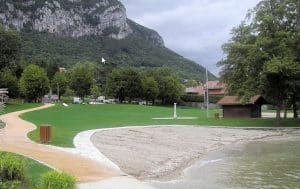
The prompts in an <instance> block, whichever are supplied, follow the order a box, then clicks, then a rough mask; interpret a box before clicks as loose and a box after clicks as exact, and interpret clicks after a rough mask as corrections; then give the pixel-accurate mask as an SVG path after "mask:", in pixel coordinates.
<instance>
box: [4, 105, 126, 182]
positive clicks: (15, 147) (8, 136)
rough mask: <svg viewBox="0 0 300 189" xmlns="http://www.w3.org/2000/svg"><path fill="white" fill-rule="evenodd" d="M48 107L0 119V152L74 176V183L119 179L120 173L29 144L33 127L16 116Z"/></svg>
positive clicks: (52, 148) (90, 160) (93, 161)
mask: <svg viewBox="0 0 300 189" xmlns="http://www.w3.org/2000/svg"><path fill="white" fill-rule="evenodd" d="M51 106H53V105H49V104H48V105H44V106H41V107H38V108H33V109H29V110H23V111H18V112H13V113H9V114H6V115H2V116H0V119H1V120H2V121H4V122H5V123H6V127H5V128H4V129H2V130H1V135H0V137H1V138H0V141H1V142H0V151H7V152H13V153H17V154H21V155H24V156H26V157H29V158H32V159H35V160H37V161H39V162H41V163H44V164H46V165H48V166H50V167H52V168H55V169H58V170H61V171H65V172H67V173H69V174H71V175H73V176H75V177H76V179H77V181H78V182H94V181H99V180H102V179H107V178H112V177H115V176H120V175H122V173H121V172H120V170H117V169H113V168H112V167H110V166H107V165H106V164H105V163H100V162H99V161H95V160H92V159H90V158H86V157H83V156H79V155H76V154H73V153H69V152H67V151H64V150H61V149H60V148H56V147H52V146H46V145H42V144H37V143H34V142H33V141H31V140H29V139H28V138H27V134H28V133H29V132H30V131H32V130H34V129H36V126H35V125H34V124H32V123H29V122H27V121H24V120H22V119H20V118H19V115H20V114H23V113H26V112H31V111H35V110H40V109H44V108H49V107H51Z"/></svg>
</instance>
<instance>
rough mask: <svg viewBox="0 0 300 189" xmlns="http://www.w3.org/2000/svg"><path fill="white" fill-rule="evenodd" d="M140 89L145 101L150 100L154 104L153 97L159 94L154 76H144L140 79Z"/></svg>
mask: <svg viewBox="0 0 300 189" xmlns="http://www.w3.org/2000/svg"><path fill="white" fill-rule="evenodd" d="M142 91H143V97H144V98H145V100H146V101H147V103H148V101H152V104H154V102H155V99H156V98H157V96H158V94H159V88H158V84H157V82H156V81H155V79H154V77H145V78H143V79H142Z"/></svg>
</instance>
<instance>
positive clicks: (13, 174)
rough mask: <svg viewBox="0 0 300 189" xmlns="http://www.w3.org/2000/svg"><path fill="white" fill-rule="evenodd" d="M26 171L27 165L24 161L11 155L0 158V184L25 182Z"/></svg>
mask: <svg viewBox="0 0 300 189" xmlns="http://www.w3.org/2000/svg"><path fill="white" fill-rule="evenodd" d="M26 169H27V163H26V161H25V160H24V159H22V158H20V157H18V156H15V155H11V154H4V155H2V156H0V182H5V181H24V180H25V178H26Z"/></svg>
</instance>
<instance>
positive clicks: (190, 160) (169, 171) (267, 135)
mask: <svg viewBox="0 0 300 189" xmlns="http://www.w3.org/2000/svg"><path fill="white" fill-rule="evenodd" d="M182 128H184V129H189V130H190V129H191V128H196V129H200V130H201V131H203V130H205V131H208V132H209V133H210V134H211V133H212V132H215V131H216V130H219V131H221V133H222V131H224V130H226V131H232V134H230V135H231V138H230V137H229V138H228V132H227V133H226V134H225V136H224V135H223V136H222V134H221V135H219V136H218V137H219V138H221V139H219V140H218V139H213V138H211V139H210V140H209V141H210V142H213V143H214V145H211V146H209V147H208V148H207V149H203V148H202V149H199V152H200V153H191V155H190V156H188V157H184V158H178V157H175V158H174V159H173V158H169V160H167V161H165V162H164V161H163V160H165V159H164V157H163V155H165V154H164V153H163V154H161V155H162V158H161V159H158V160H159V162H160V163H161V164H162V165H163V166H162V168H160V169H159V168H157V167H156V166H155V165H154V166H153V167H152V169H150V170H149V172H146V171H145V170H144V168H145V165H141V166H140V167H139V166H138V167H135V165H134V164H135V163H137V164H141V162H140V161H138V160H135V159H133V161H129V162H128V159H127V160H120V159H122V157H124V156H126V154H127V153H128V152H126V151H125V154H124V149H122V147H121V151H123V153H122V152H120V150H119V152H116V150H117V149H113V151H114V152H113V153H110V152H108V151H107V149H103V146H102V147H101V145H103V143H101V142H103V141H101V140H100V141H99V140H98V139H99V138H98V137H99V136H100V137H101V136H102V137H103V135H105V137H107V136H109V133H111V134H112V135H111V136H109V137H112V138H111V140H114V137H117V138H118V139H120V138H121V141H122V142H121V143H122V145H125V146H126V144H124V143H126V140H124V139H125V138H126V136H128V135H127V134H128V133H126V132H125V133H124V131H131V132H133V133H138V132H142V130H146V131H149V129H150V130H151V129H154V130H155V129H171V130H172V129H175V130H178V129H179V130H180V129H182ZM191 130H193V129H191ZM245 132H246V134H245ZM294 132H296V135H297V134H298V135H299V136H300V129H299V128H222V127H195V126H187V127H183V126H180V127H174V126H153V127H140V128H138V127H130V128H115V129H111V130H103V131H98V132H96V133H95V134H94V135H93V136H92V137H91V141H92V143H93V144H94V146H95V147H96V148H97V149H98V150H99V151H100V152H101V153H103V154H104V156H106V157H107V158H108V159H110V160H111V161H112V162H114V163H115V164H116V165H118V166H119V167H120V168H121V170H122V171H124V172H125V173H126V174H129V175H131V176H133V177H135V178H137V179H138V180H141V181H143V182H146V183H147V182H151V181H159V182H167V181H172V180H178V179H181V178H182V177H184V171H185V170H186V169H188V168H190V167H192V166H193V165H195V164H196V163H197V162H199V161H201V160H203V159H204V158H205V157H207V156H208V154H210V153H213V152H217V151H221V150H224V149H225V148H226V147H227V146H229V145H235V144H245V143H249V142H252V141H261V140H262V141H268V140H279V139H280V138H281V139H282V140H286V136H287V135H295V133H294ZM230 133H231V132H230ZM241 133H242V136H240V137H238V136H237V135H238V134H241ZM249 133H251V134H249ZM122 134H125V135H123V136H122ZM177 134H178V133H177ZM202 134H203V133H202ZM205 134H206V133H204V135H205ZM154 135H155V134H154ZM255 135H258V136H255ZM133 136H135V135H133ZM245 136H246V137H245ZM122 137H125V138H123V139H122ZM224 137H225V138H224ZM226 137H227V138H226ZM243 137H245V138H243ZM97 138H98V139H97ZM134 138H135V137H133V138H131V139H134ZM106 139H107V138H106ZM106 139H105V140H106ZM148 140H149V141H153V138H152V139H151V137H150V138H148ZM203 140H205V139H203V138H202V139H200V140H199V141H198V142H203ZM129 141H130V140H129ZM209 141H208V142H209ZM99 142H100V144H101V145H100V144H99ZM127 142H128V141H127ZM131 142H132V141H131ZM104 143H105V145H108V146H109V145H110V144H109V143H108V142H104ZM142 143H144V141H142ZM119 144H120V143H119ZM135 144H136V143H135ZM206 144H207V141H206ZM151 145H152V144H150V146H151ZM119 147H120V146H119ZM127 147H129V148H130V147H132V146H127ZM155 147H157V146H155ZM196 147H199V146H196ZM200 147H201V146H200ZM202 147H203V146H202ZM117 148H118V147H117ZM125 148H126V147H125ZM145 148H147V146H145ZM109 149H111V148H109ZM192 151H193V150H192ZM175 153H177V152H176V151H175ZM116 154H117V155H116ZM149 155H150V154H148V156H149ZM144 157H145V156H144ZM176 158H177V159H176ZM118 159H119V160H118ZM167 159H168V158H167ZM172 160H175V162H174V161H172ZM136 161H138V162H136ZM147 161H148V160H146V162H147ZM150 161H151V160H150ZM120 162H121V163H120ZM132 162H134V163H132ZM151 163H153V164H156V163H157V162H151ZM146 164H147V163H146ZM166 164H167V165H166ZM146 167H147V165H146ZM150 168H151V166H150ZM147 170H148V169H147Z"/></svg>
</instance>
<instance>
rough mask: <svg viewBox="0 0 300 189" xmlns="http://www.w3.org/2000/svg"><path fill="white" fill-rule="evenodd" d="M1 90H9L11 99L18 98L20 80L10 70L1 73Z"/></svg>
mask: <svg viewBox="0 0 300 189" xmlns="http://www.w3.org/2000/svg"><path fill="white" fill-rule="evenodd" d="M0 88H7V89H8V92H9V97H11V98H16V97H18V95H19V86H18V79H17V77H16V76H15V75H14V74H13V73H12V72H11V71H10V70H4V71H3V72H0Z"/></svg>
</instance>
